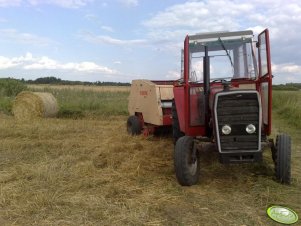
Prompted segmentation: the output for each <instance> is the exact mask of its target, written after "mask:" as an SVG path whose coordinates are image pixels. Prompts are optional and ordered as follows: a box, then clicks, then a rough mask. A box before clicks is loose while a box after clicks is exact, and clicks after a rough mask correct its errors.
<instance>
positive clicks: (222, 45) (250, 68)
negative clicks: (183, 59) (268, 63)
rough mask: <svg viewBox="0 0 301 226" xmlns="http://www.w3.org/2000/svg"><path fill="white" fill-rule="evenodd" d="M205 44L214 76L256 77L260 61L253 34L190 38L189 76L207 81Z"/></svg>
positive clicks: (195, 80) (225, 77)
mask: <svg viewBox="0 0 301 226" xmlns="http://www.w3.org/2000/svg"><path fill="white" fill-rule="evenodd" d="M205 46H207V47H208V55H209V58H210V80H217V79H229V80H231V79H255V78H256V77H257V65H256V60H255V54H254V48H253V44H252V38H245V37H244V38H242V37H235V38H233V37H217V38H214V39H211V40H190V41H189V80H190V81H191V82H202V81H203V57H204V56H205Z"/></svg>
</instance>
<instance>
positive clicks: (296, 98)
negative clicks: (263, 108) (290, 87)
mask: <svg viewBox="0 0 301 226" xmlns="http://www.w3.org/2000/svg"><path fill="white" fill-rule="evenodd" d="M273 111H274V112H275V113H276V114H278V115H279V116H280V117H281V118H282V119H284V120H285V121H286V122H287V123H288V124H289V125H291V126H294V127H296V128H299V129H300V128H301V91H274V92H273Z"/></svg>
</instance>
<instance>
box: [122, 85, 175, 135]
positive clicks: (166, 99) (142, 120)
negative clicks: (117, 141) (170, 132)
mask: <svg viewBox="0 0 301 226" xmlns="http://www.w3.org/2000/svg"><path fill="white" fill-rule="evenodd" d="M173 87H174V86H173V81H150V80H133V81H132V85H131V91H130V96H129V104H128V111H129V113H130V117H129V118H128V120H127V131H128V133H130V134H132V135H138V134H141V133H143V134H144V135H146V136H147V135H149V134H152V133H154V132H156V131H158V130H162V129H168V128H171V124H172V115H171V112H172V111H171V107H172V101H173V99H174V95H173Z"/></svg>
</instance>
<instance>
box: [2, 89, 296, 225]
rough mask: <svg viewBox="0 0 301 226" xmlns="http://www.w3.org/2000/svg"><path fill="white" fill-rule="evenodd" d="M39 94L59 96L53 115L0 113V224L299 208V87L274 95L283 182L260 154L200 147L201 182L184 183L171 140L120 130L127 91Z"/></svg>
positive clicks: (224, 216) (204, 219) (233, 221)
mask: <svg viewBox="0 0 301 226" xmlns="http://www.w3.org/2000/svg"><path fill="white" fill-rule="evenodd" d="M36 88H37V87H31V89H36ZM39 89H40V88H39ZM43 90H45V91H50V92H52V93H53V94H54V95H55V96H56V98H57V99H58V101H59V103H60V109H61V110H60V112H59V117H58V118H56V119H40V120H35V121H31V122H26V121H25V122H20V121H16V120H15V119H14V118H13V117H12V116H10V115H7V114H4V113H2V114H0V142H1V145H0V225H277V224H275V223H274V222H273V221H272V220H270V219H269V218H268V217H267V216H266V212H265V211H266V208H267V207H268V206H269V205H271V204H282V205H286V206H288V207H290V208H292V209H294V210H295V211H296V212H297V213H299V215H300V214H301V181H300V179H301V165H300V160H301V141H300V139H299V138H300V136H301V132H300V121H299V123H298V121H297V122H296V120H292V117H294V118H295V119H296V118H298V117H300V112H301V111H300V107H298V106H300V102H301V94H300V92H274V97H275V98H274V99H275V102H274V109H275V111H274V115H273V119H274V125H273V136H275V135H276V133H278V132H284V131H286V132H288V133H289V134H291V135H292V141H293V149H292V178H293V180H292V184H291V185H290V186H287V185H281V184H279V183H277V182H276V181H275V180H274V168H273V163H272V159H271V154H270V151H269V150H266V151H265V154H264V161H263V163H261V164H255V165H250V164H245V165H221V164H220V163H219V162H218V158H217V155H216V154H215V153H205V154H203V156H202V158H201V175H200V178H201V180H200V182H199V183H198V184H197V185H195V186H192V187H182V186H180V185H179V184H178V183H177V181H176V178H175V175H174V168H173V148H174V147H173V142H172V138H171V137H170V136H165V137H154V136H150V137H148V138H145V137H143V136H137V137H131V136H129V135H128V134H127V133H126V129H125V122H126V119H127V97H128V94H129V91H128V90H118V89H116V90H115V91H114V90H110V91H109V90H103V91H99V90H97V91H95V90H88V89H87V90H83V89H73V88H72V89H70V88H68V87H65V88H63V89H57V88H55V87H43ZM284 96H286V98H285V97H284ZM283 97H284V98H283ZM281 98H282V99H281ZM288 100H291V101H293V102H291V103H290V104H289V105H287V103H288V102H289V101H288ZM298 103H299V104H298ZM289 106H292V107H293V108H294V109H293V110H291V108H290V107H289ZM296 106H297V107H296ZM286 107H287V108H288V109H290V111H289V113H288V111H284V110H283V109H284V108H286Z"/></svg>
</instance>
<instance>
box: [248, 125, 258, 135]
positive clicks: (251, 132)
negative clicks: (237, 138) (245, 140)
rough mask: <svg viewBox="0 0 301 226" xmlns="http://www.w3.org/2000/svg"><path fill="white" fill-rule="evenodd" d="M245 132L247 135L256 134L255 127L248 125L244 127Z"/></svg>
mask: <svg viewBox="0 0 301 226" xmlns="http://www.w3.org/2000/svg"><path fill="white" fill-rule="evenodd" d="M246 131H247V133H248V134H253V133H255V132H256V127H255V126H254V125H253V124H249V125H247V126H246Z"/></svg>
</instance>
